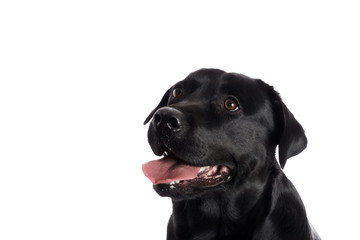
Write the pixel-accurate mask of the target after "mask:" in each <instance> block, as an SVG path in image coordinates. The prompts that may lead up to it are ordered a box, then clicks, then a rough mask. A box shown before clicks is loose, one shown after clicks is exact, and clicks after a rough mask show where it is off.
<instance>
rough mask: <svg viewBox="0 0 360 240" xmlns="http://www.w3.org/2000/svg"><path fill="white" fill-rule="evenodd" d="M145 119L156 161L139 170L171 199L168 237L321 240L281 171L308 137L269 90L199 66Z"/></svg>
mask: <svg viewBox="0 0 360 240" xmlns="http://www.w3.org/2000/svg"><path fill="white" fill-rule="evenodd" d="M151 119H152V121H151V123H150V127H149V131H148V140H149V143H150V146H151V148H152V150H153V152H154V153H155V154H156V155H158V156H163V158H162V159H160V160H156V161H151V162H148V163H145V164H144V165H143V172H144V174H145V175H146V176H147V177H148V178H149V179H150V180H151V181H152V183H153V184H154V189H155V191H156V192H157V193H158V194H159V195H161V196H168V197H171V198H172V201H173V213H172V215H171V217H170V220H169V224H168V229H167V239H169V240H190V239H197V240H201V239H203V240H210V239H234V240H235V239H236V240H241V239H252V240H255V239H258V240H260V239H261V240H264V239H273V240H275V239H278V240H280V239H286V240H308V239H320V237H319V236H318V235H317V233H316V232H315V230H314V229H313V228H312V227H311V225H310V223H309V221H308V219H307V217H306V212H305V208H304V205H303V203H302V201H301V199H300V196H299V194H298V193H297V191H296V189H295V187H294V186H293V184H292V183H291V182H290V181H289V180H288V179H287V178H286V176H285V174H284V173H283V171H282V168H283V167H284V166H285V163H286V160H287V159H288V158H290V157H292V156H295V155H297V154H299V153H300V152H301V151H303V150H304V149H305V147H306V145H307V139H306V137H305V134H304V130H303V128H302V126H301V125H300V124H299V123H298V121H297V120H296V119H295V118H294V116H293V114H292V113H291V112H290V111H289V110H288V108H287V107H286V106H285V104H284V103H283V102H282V100H281V98H280V96H279V94H278V93H277V92H276V91H275V90H274V89H273V87H271V86H269V85H267V84H266V83H264V82H263V81H261V80H258V79H252V78H249V77H247V76H244V75H241V74H236V73H226V72H224V71H222V70H218V69H200V70H198V71H196V72H193V73H191V74H190V75H189V76H188V77H186V78H185V80H183V81H181V82H178V83H177V84H175V85H174V86H173V87H171V88H170V89H169V90H168V91H167V92H166V93H165V95H164V96H163V98H162V99H161V102H160V104H159V105H158V106H157V107H156V108H155V109H154V110H153V111H152V112H151V113H150V115H149V116H148V118H147V119H146V120H145V123H144V124H146V123H147V122H149V121H150V120H151ZM277 146H278V151H279V162H280V166H281V167H280V166H279V164H278V162H277V160H276V158H275V149H276V147H277Z"/></svg>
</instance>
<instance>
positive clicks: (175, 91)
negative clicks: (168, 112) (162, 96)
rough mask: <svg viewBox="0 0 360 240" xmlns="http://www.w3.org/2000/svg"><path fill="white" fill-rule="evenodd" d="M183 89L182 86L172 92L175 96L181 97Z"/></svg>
mask: <svg viewBox="0 0 360 240" xmlns="http://www.w3.org/2000/svg"><path fill="white" fill-rule="evenodd" d="M182 93H183V91H182V89H181V88H175V89H174V90H173V92H172V95H173V97H180V96H181V95H182Z"/></svg>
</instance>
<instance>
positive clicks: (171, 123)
mask: <svg viewBox="0 0 360 240" xmlns="http://www.w3.org/2000/svg"><path fill="white" fill-rule="evenodd" d="M167 125H168V127H169V128H170V129H171V130H173V131H179V130H180V128H181V124H180V121H179V119H177V118H175V117H171V118H169V120H168V123H167Z"/></svg>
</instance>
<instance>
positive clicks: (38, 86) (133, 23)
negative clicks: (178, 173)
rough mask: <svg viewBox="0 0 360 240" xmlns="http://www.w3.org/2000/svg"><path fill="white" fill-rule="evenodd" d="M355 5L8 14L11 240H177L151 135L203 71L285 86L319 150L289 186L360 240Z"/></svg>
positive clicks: (2, 49) (5, 69)
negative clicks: (170, 93) (171, 94)
mask: <svg viewBox="0 0 360 240" xmlns="http://www.w3.org/2000/svg"><path fill="white" fill-rule="evenodd" d="M250 2H251V3H250ZM355 2H356V1H353V2H351V1H343V0H342V1H298V2H297V3H295V1H236V2H235V1H217V2H215V1H209V0H206V1H205V0H202V1H177V2H175V1H165V0H164V1H157V0H156V1H155V0H151V1H136V0H135V1H134V0H132V1H76V0H72V1H15V0H14V1H1V3H0V239H4V240H7V239H37V240H39V239H165V235H166V224H167V220H168V218H169V216H170V213H171V201H170V199H168V198H161V197H159V196H158V195H157V194H156V193H155V192H154V191H153V190H152V185H151V183H150V181H149V180H148V179H146V178H145V177H144V176H143V174H142V171H141V164H142V163H143V162H145V161H149V160H152V159H154V158H156V157H155V156H154V155H153V154H152V152H151V150H150V147H149V146H148V144H147V139H146V132H147V126H143V125H142V123H143V121H144V120H145V118H146V117H147V115H148V113H149V112H150V111H151V110H152V109H153V108H154V107H155V106H156V105H157V103H158V102H159V101H160V98H161V97H162V95H163V93H164V91H165V90H167V89H168V87H170V86H171V85H172V84H173V83H175V82H177V81H179V80H182V79H183V78H184V77H186V75H187V74H189V73H190V72H192V71H195V70H197V69H199V68H202V67H215V68H221V69H223V70H226V71H230V72H240V73H243V74H245V75H248V76H250V77H254V78H261V79H263V80H264V81H266V82H267V83H269V84H271V85H274V86H275V89H276V90H278V91H279V92H280V93H281V95H282V97H283V100H284V102H285V103H286V104H287V106H288V107H289V109H290V110H291V111H292V112H293V113H294V115H295V116H296V117H297V119H298V120H299V122H300V123H301V124H302V125H303V127H304V128H305V130H306V133H307V137H308V140H309V145H308V148H307V149H306V150H305V151H304V152H303V153H302V154H300V155H299V156H297V157H294V158H292V159H290V160H289V161H288V163H287V165H286V167H285V173H286V174H287V176H288V177H289V178H290V179H291V180H292V182H293V183H294V184H295V186H296V187H297V189H298V191H299V192H300V194H301V196H302V199H303V201H304V203H305V205H306V207H307V211H308V216H309V218H310V220H311V222H312V224H313V225H314V226H315V227H316V229H317V230H318V232H319V233H320V235H321V236H322V237H323V239H328V240H330V239H360V234H359V231H358V228H359V216H360V207H359V203H360V197H359V186H358V185H359V181H360V177H359V176H360V174H359V160H360V159H359V135H360V128H359V124H360V117H359V103H360V97H359V85H357V84H358V82H359V80H360V79H359V78H360V73H359V63H360V57H359V56H360V47H359V46H360V36H359V29H360V27H359V23H360V17H359V16H360V15H359V10H360V9H359V7H358V6H356V5H355ZM125 236H126V237H125Z"/></svg>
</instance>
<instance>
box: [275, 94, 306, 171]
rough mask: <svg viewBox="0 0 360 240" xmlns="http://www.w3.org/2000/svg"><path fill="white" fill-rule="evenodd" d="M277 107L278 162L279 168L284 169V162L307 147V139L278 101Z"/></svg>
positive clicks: (292, 117) (283, 105) (285, 108)
mask: <svg viewBox="0 0 360 240" xmlns="http://www.w3.org/2000/svg"><path fill="white" fill-rule="evenodd" d="M277 102H278V105H279V109H280V111H279V114H280V115H282V116H279V120H280V122H282V124H281V125H282V131H281V132H280V141H279V161H280V166H281V168H284V166H285V163H286V160H287V159H288V158H291V157H293V156H295V155H297V154H299V153H301V152H302V151H303V150H304V149H305V148H306V145H307V138H306V136H305V132H304V129H303V128H302V126H301V125H300V123H299V122H298V121H297V120H296V119H295V117H294V115H293V114H292V113H291V112H290V111H289V109H288V108H287V107H286V105H285V104H284V103H283V102H282V101H281V100H280V101H277Z"/></svg>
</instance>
